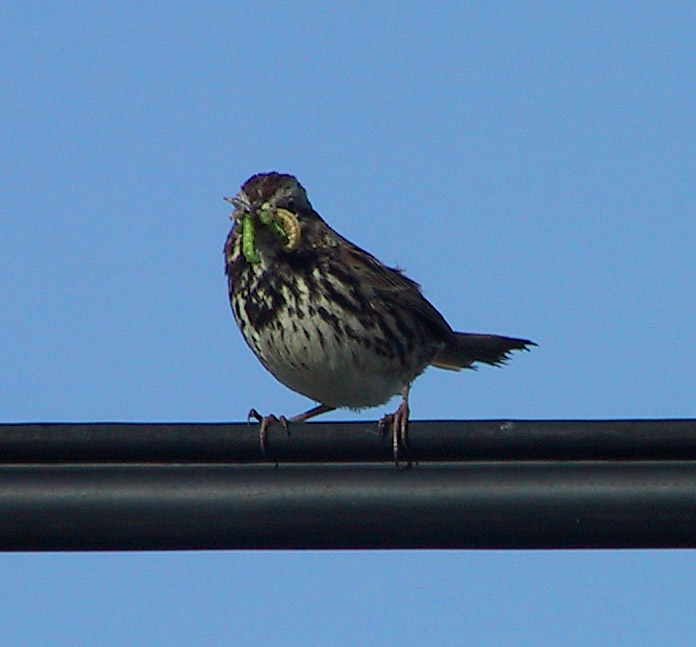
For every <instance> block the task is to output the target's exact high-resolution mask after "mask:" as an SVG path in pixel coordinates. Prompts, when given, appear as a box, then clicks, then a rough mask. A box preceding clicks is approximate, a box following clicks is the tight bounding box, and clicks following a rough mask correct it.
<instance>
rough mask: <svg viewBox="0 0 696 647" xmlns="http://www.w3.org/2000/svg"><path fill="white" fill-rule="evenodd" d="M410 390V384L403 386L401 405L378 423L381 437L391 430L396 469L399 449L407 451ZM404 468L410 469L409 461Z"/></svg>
mask: <svg viewBox="0 0 696 647" xmlns="http://www.w3.org/2000/svg"><path fill="white" fill-rule="evenodd" d="M410 388H411V385H410V384H407V385H406V386H404V388H403V389H402V390H401V403H400V404H399V407H398V409H397V410H396V411H395V412H394V413H388V414H387V415H386V416H384V417H383V418H382V419H381V420H380V421H379V429H380V431H381V432H382V434H383V436H384V435H386V434H387V431H388V429H389V428H391V435H392V455H393V456H394V463H396V466H397V467H399V447H403V448H404V449H406V450H408V414H409V410H408V393H409V390H410ZM406 467H407V468H409V467H411V460H410V459H409V461H408V464H407V465H406Z"/></svg>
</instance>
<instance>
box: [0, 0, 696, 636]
mask: <svg viewBox="0 0 696 647" xmlns="http://www.w3.org/2000/svg"><path fill="white" fill-rule="evenodd" d="M0 56H1V60H2V65H1V66H0V79H1V82H2V87H3V91H2V106H3V107H2V110H0V165H1V166H0V190H1V194H2V201H1V203H0V209H2V223H3V229H4V235H3V236H2V237H0V254H1V255H2V258H3V272H2V276H1V277H0V299H1V301H2V304H3V310H4V313H3V317H2V318H1V320H0V344H1V347H2V353H0V412H1V413H0V416H2V420H3V421H5V422H14V421H100V420H108V421H113V420H122V421H193V422H197V421H226V420H241V419H243V417H244V415H245V414H246V411H247V410H248V409H249V408H250V407H251V406H254V407H256V408H258V409H259V410H262V411H275V412H277V413H286V414H293V413H297V412H299V411H302V410H304V409H305V408H307V407H308V406H310V404H311V403H309V402H308V401H307V400H305V399H304V398H302V397H301V396H299V395H297V394H294V393H292V392H290V391H288V390H287V389H285V388H284V387H282V386H281V385H280V384H278V383H276V382H275V381H274V380H273V378H272V377H271V376H270V375H269V374H267V373H266V372H265V371H264V369H263V368H262V367H261V365H260V364H258V362H257V361H256V360H255V358H254V357H253V356H252V355H251V353H250V352H249V351H248V349H247V348H246V346H245V345H244V342H243V341H242V339H241V336H240V335H239V333H238V331H237V330H236V327H235V326H234V323H233V320H232V317H231V314H230V312H229V305H228V303H227V295H226V286H225V280H224V275H223V271H222V245H223V242H224V238H225V236H226V233H227V230H228V228H229V221H228V219H227V215H228V213H229V205H227V204H226V203H224V202H223V201H222V196H225V195H230V194H234V193H235V192H236V191H237V190H238V188H239V185H240V184H241V183H242V182H243V181H244V180H245V179H246V178H247V177H248V176H249V175H251V174H253V173H255V172H258V171H264V170H279V171H283V172H290V173H293V174H295V175H297V176H298V178H299V179H300V181H301V182H302V183H303V184H304V185H305V187H306V188H307V190H308V193H309V196H310V199H311V200H312V203H313V205H314V206H315V208H316V209H317V210H318V211H319V212H320V213H321V214H322V215H323V216H324V217H325V218H326V220H327V221H328V222H329V223H330V224H331V225H332V226H334V227H335V228H336V229H337V230H338V231H340V232H341V233H342V234H344V235H346V236H347V237H349V238H350V239H352V240H354V241H355V242H356V243H358V244H359V245H361V246H363V247H365V248H366V249H368V250H370V251H372V252H373V253H375V254H376V255H377V256H379V257H380V258H381V259H382V260H384V261H385V262H388V263H391V264H398V265H400V266H402V267H404V268H405V269H406V271H407V273H408V274H409V275H410V276H412V277H413V278H415V279H416V280H418V281H419V282H420V283H421V284H422V286H423V289H424V291H425V294H426V295H427V296H428V297H429V298H430V299H431V301H433V303H434V304H435V305H436V306H437V307H438V308H439V309H440V310H441V311H442V312H443V314H445V316H446V317H447V319H448V320H449V321H450V323H451V324H452V325H453V326H454V327H455V328H456V329H458V330H466V331H480V332H499V333H503V334H510V335H518V336H524V337H529V338H531V339H534V340H535V341H537V342H538V343H539V347H538V348H535V349H534V350H533V352H532V353H529V354H520V355H518V356H517V357H515V359H514V360H513V361H512V362H511V363H510V365H509V366H508V367H506V368H504V369H502V370H498V369H492V368H487V367H484V368H482V369H480V370H479V371H478V372H476V373H473V372H467V373H465V374H453V373H449V372H444V371H437V370H435V369H433V370H430V371H429V372H427V373H426V374H425V375H424V376H422V377H421V378H420V379H419V380H418V381H417V382H416V384H415V386H414V388H413V389H412V397H411V409H412V417H413V418H416V419H418V418H423V419H427V418H452V419H468V418H506V417H511V418H531V419H541V418H611V417H636V418H640V417H645V418H658V417H694V415H695V411H694V405H693V402H694V384H696V362H694V358H693V355H694V348H695V346H694V328H695V324H696V315H694V306H693V304H694V287H693V285H694V278H693V277H694V270H696V260H695V258H696V255H695V254H694V246H695V243H696V183H694V177H695V176H696V152H695V151H696V75H695V72H694V71H695V70H696V8H694V6H693V3H687V2H684V3H681V2H672V3H668V4H664V3H643V2H633V3H627V2H626V3H624V2H615V3H594V2H589V3H587V2H584V3H575V2H572V3H570V2H569V3H542V2H540V3H531V4H523V3H485V4H484V3H461V4H459V5H457V6H455V5H454V3H451V4H446V3H439V4H437V5H435V4H426V3H422V4H420V5H408V6H405V5H403V4H402V3H390V2H384V3H351V4H349V5H348V6H346V3H332V2H329V3H319V2H317V3H251V2H245V1H243V0H242V1H239V2H235V3H199V4H198V5H195V6H194V5H193V4H188V3H180V2H171V3H167V4H166V5H165V4H152V5H143V4H142V3H136V2H120V3H113V4H108V3H96V4H95V3H81V2H74V3H50V2H47V3H37V4H34V5H31V4H29V3H18V2H16V3H12V2H9V3H4V4H3V5H2V7H0ZM386 410H387V408H386V407H383V408H380V409H375V410H371V411H366V412H362V413H360V414H356V413H353V412H346V411H342V412H336V413H334V414H331V416H332V417H333V419H336V420H339V419H356V418H361V419H365V420H369V419H377V418H378V417H380V416H381V415H382V414H383V413H384V412H385V411H386ZM327 419H331V418H330V417H327ZM694 557H695V554H694V552H693V551H659V552H658V551H636V552H631V551H628V552H617V551H605V552H602V551H596V552H496V551H487V552H475V551H451V552H422V551H418V552H408V551H407V552H400V553H386V552H377V553H365V552H360V553H350V552H338V553H315V552H309V553H256V552H251V553H232V552H229V553H189V554H176V553H175V554H92V555H89V554H66V555H57V554H41V555H0V573H2V576H3V586H2V589H3V592H2V593H0V598H3V601H2V607H3V614H2V615H3V618H2V619H0V625H4V626H2V627H1V629H2V634H3V636H4V637H5V639H6V641H7V644H13V645H37V644H51V645H83V644H84V645H90V644H100V645H120V644H124V643H126V641H127V642H128V644H133V645H140V644H143V645H145V644H147V645H169V644H172V643H173V642H179V643H181V644H201V645H213V644H222V643H224V644H230V643H233V644H240V645H241V644H250V645H252V644H253V645H256V644H260V643H261V644H263V643H265V642H271V641H273V642H275V643H282V644H289V645H308V644H309V645H312V644H317V645H319V644H332V645H355V644H380V643H382V644H384V643H386V644H393V643H396V642H398V643H399V644H422V643H423V642H425V641H433V642H435V641H437V642H438V643H440V644H445V645H448V644H452V645H455V644H456V645H461V644H467V643H468V644H492V645H498V644H499V645H509V644H515V645H541V644H557V643H559V642H561V641H562V642H563V644H565V645H586V644H592V643H593V642H595V643H596V642H597V641H600V640H601V642H602V644H612V645H615V646H620V645H634V644H645V645H651V644H670V643H673V644H683V643H684V639H685V636H693V635H694V632H695V631H696V619H695V617H694V614H693V599H694V593H696V584H695V583H694V580H693V577H691V574H693V572H694V567H696V559H695V558H694Z"/></svg>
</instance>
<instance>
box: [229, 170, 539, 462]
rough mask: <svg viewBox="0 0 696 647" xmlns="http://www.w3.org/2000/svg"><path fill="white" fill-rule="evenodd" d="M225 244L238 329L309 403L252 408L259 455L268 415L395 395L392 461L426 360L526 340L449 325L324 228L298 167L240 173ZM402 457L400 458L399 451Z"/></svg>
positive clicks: (484, 357)
mask: <svg viewBox="0 0 696 647" xmlns="http://www.w3.org/2000/svg"><path fill="white" fill-rule="evenodd" d="M225 200H227V201H228V202H230V203H231V204H232V205H233V207H234V212H233V213H232V214H231V215H230V219H231V220H232V228H231V230H230V232H229V234H228V236H227V239H226V241H225V245H224V259H225V273H226V276H227V286H228V293H229V300H230V306H231V309H232V313H233V315H234V319H235V320H236V323H237V325H238V326H239V329H240V330H241V333H242V336H243V337H244V340H245V341H246V343H247V344H248V346H249V347H250V348H251V350H252V351H253V353H254V354H255V355H256V357H257V358H258V359H259V360H260V362H261V364H262V365H263V366H264V367H265V368H266V369H267V370H268V371H269V372H270V373H271V374H272V375H273V376H274V377H275V378H276V379H277V380H278V381H279V382H281V383H282V384H284V385H285V386H286V387H288V388H290V389H292V390H293V391H296V392H298V393H301V394H302V395H304V396H306V397H308V398H310V399H311V400H314V401H315V402H316V403H317V405H316V406H314V407H312V408H311V409H309V410H307V411H305V412H303V413H300V414H298V415H295V416H292V417H290V418H286V417H285V416H280V417H277V416H276V415H273V414H271V415H261V414H259V413H258V412H257V411H256V410H255V409H251V411H250V412H249V416H248V420H249V422H251V421H252V420H256V421H257V422H258V423H259V425H260V431H259V438H260V443H261V449H262V452H264V454H265V450H266V443H267V430H268V427H269V426H270V425H271V424H272V423H274V422H281V423H282V424H283V425H284V426H285V428H286V429H287V428H288V424H292V423H298V422H304V421H305V420H309V419H310V418H313V417H315V416H318V415H320V414H323V413H326V412H329V411H332V410H334V409H339V408H348V409H353V410H360V409H366V408H370V407H376V406H379V405H382V404H385V403H386V402H387V401H388V400H390V399H391V398H392V397H393V396H395V395H399V394H400V395H401V401H400V403H399V406H398V408H397V409H396V411H395V412H394V413H390V414H387V415H385V416H383V417H382V418H381V420H380V421H379V429H380V430H381V431H382V433H383V435H387V434H388V433H389V432H391V449H392V455H393V459H394V462H395V463H396V464H397V467H398V466H399V461H400V451H402V450H404V451H405V448H406V447H407V441H408V421H409V404H408V399H409V391H410V388H411V384H412V383H413V381H414V380H415V379H416V378H417V377H418V376H419V375H420V374H421V373H422V372H423V371H424V370H425V369H426V368H428V367H429V366H435V367H438V368H444V369H450V370H455V371H456V370H459V369H463V368H474V367H475V365H476V364H478V363H482V364H489V365H493V366H500V365H503V364H505V363H506V360H508V359H509V357H510V353H511V352H512V351H515V350H529V349H530V347H532V346H536V344H535V343H534V342H533V341H530V340H529V339H521V338H515V337H506V336H502V335H495V334H479V333H466V332H456V331H455V330H453V329H452V327H451V326H450V325H449V324H448V323H447V321H446V320H445V318H444V317H443V316H442V314H440V312H439V311H438V310H437V309H436V308H435V306H433V305H432V304H431V303H430V301H428V300H427V299H426V298H425V296H423V293H422V290H421V288H420V285H419V284H418V283H416V282H415V281H413V280H412V279H410V278H408V277H407V276H406V275H405V274H404V272H403V271H402V270H401V269H399V268H396V267H389V266H387V265H385V264H384V263H382V262H381V261H380V260H378V259H377V258H376V257H375V256H373V255H372V254H370V253H369V252H367V251H365V250H364V249H362V248H360V247H358V246H357V245H356V244H354V243H352V242H351V241H349V240H348V239H346V238H344V237H343V236H341V235H340V234H339V233H338V232H336V231H335V230H334V229H332V228H331V227H330V226H329V225H328V224H327V223H326V221H325V220H324V219H323V218H322V217H321V216H320V215H319V213H318V212H317V211H316V210H315V209H314V208H313V207H312V205H311V203H310V201H309V198H308V197H307V192H306V191H305V189H304V187H303V186H302V185H301V184H300V182H299V181H298V180H297V178H296V177H295V176H293V175H289V174H286V173H279V172H276V171H273V172H266V173H257V174H255V175H253V176H251V177H250V178H249V179H247V180H246V181H245V182H244V183H243V185H242V186H241V190H240V191H239V193H238V194H237V195H236V196H234V197H228V198H225ZM409 465H410V461H409Z"/></svg>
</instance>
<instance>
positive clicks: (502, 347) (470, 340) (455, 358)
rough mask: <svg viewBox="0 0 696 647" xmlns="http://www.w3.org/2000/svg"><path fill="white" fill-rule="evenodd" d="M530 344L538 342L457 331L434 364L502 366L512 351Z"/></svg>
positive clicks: (445, 366) (457, 366)
mask: <svg viewBox="0 0 696 647" xmlns="http://www.w3.org/2000/svg"><path fill="white" fill-rule="evenodd" d="M530 346H536V344H535V343H534V342H533V341H530V340H529V339H516V338H514V337H502V336H501V335H477V334H475V333H468V332H455V333H453V334H452V337H451V338H450V340H449V343H448V344H447V346H445V347H444V348H443V349H442V350H441V351H440V353H439V354H438V355H437V357H435V359H434V360H433V361H432V365H433V366H437V367H438V368H447V369H450V370H453V371H458V370H459V369H460V368H470V367H471V365H472V364H473V363H474V362H483V363H484V364H492V365H493V366H500V365H501V364H504V363H505V362H506V361H507V360H508V359H510V351H513V350H529V347H530Z"/></svg>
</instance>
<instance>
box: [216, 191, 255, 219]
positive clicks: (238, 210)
mask: <svg viewBox="0 0 696 647" xmlns="http://www.w3.org/2000/svg"><path fill="white" fill-rule="evenodd" d="M223 200H226V201H227V202H229V203H230V204H231V205H232V206H233V207H234V209H235V210H234V213H231V214H230V220H240V219H241V218H243V217H244V216H245V215H246V214H248V213H250V212H251V205H250V204H249V203H248V202H247V201H246V200H244V199H243V198H240V197H239V196H235V197H234V198H228V197H225V198H223Z"/></svg>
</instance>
